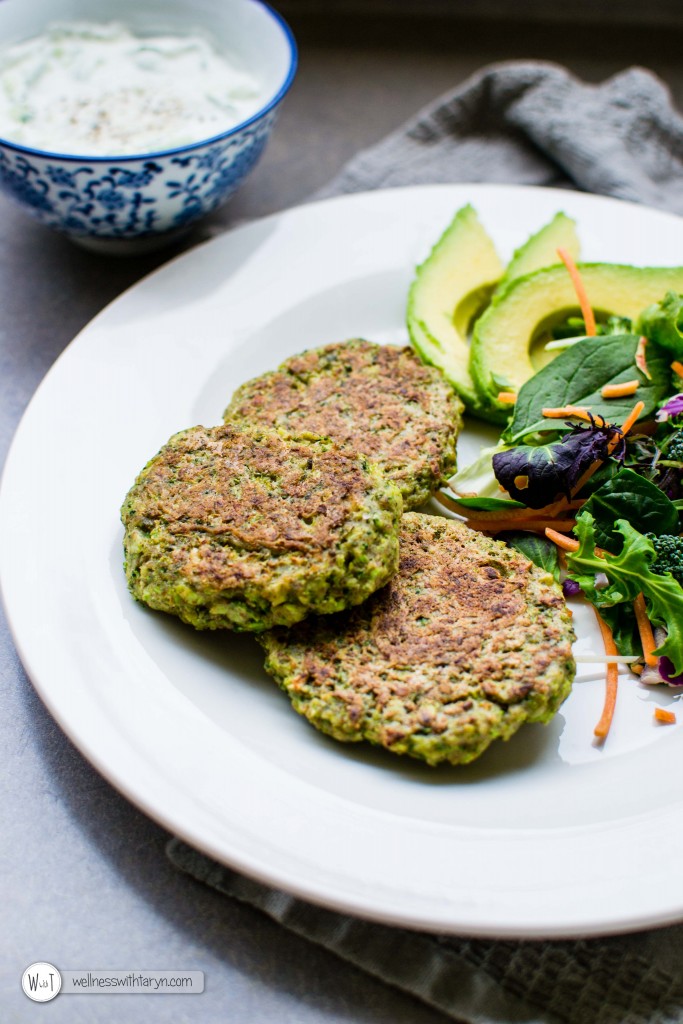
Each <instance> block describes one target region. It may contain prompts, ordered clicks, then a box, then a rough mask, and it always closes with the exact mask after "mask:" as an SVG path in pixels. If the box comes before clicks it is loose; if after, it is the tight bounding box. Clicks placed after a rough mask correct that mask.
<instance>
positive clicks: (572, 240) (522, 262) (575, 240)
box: [496, 212, 581, 293]
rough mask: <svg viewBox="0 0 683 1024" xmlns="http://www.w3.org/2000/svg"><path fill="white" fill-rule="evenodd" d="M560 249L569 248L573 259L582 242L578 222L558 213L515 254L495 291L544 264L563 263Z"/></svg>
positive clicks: (579, 250)
mask: <svg viewBox="0 0 683 1024" xmlns="http://www.w3.org/2000/svg"><path fill="white" fill-rule="evenodd" d="M558 249H566V250H567V252H568V253H569V255H570V256H571V257H572V259H573V260H574V262H576V261H577V260H578V258H579V255H580V252H581V243H580V242H579V236H578V235H577V233H576V222H575V221H573V220H572V219H571V217H568V216H567V214H566V213H561V212H560V213H556V214H555V216H554V217H553V219H552V220H551V221H549V222H548V223H547V224H544V225H543V227H542V228H541V229H540V230H539V231H537V232H536V233H535V234H533V235H532V236H531V238H528V239H527V241H526V242H525V243H524V245H522V246H520V248H519V249H516V250H515V254H514V256H513V257H512V259H511V260H510V262H509V263H508V265H507V267H506V268H505V273H504V274H503V277H502V278H501V280H500V282H499V284H498V287H497V288H496V292H497V293H500V292H502V291H504V290H505V289H506V288H507V287H508V285H509V284H510V283H511V282H512V281H514V280H515V278H517V277H524V276H525V275H526V274H532V273H533V272H534V271H535V270H541V269H542V268H543V267H552V266H554V265H555V264H558V263H560V262H561V261H560V258H559V256H558V255H557V250H558Z"/></svg>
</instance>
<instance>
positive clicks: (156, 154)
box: [0, 0, 298, 164]
mask: <svg viewBox="0 0 683 1024" xmlns="http://www.w3.org/2000/svg"><path fill="white" fill-rule="evenodd" d="M248 2H249V3H252V4H255V5H257V6H258V7H261V8H263V11H264V13H265V14H266V15H268V16H270V17H271V18H272V19H273V21H274V22H276V24H277V25H278V27H279V28H280V30H281V31H282V35H283V38H284V41H285V43H286V45H287V46H288V48H289V66H288V68H287V74H286V75H285V77H284V80H283V82H282V84H281V85H280V87H279V89H278V90H277V92H276V93H275V94H274V95H273V96H272V97H271V98H270V99H269V100H268V102H267V103H266V104H264V106H262V107H260V108H259V109H258V110H257V111H256V113H255V114H252V115H251V116H250V117H248V118H246V119H245V120H244V121H240V122H239V123H238V124H236V125H233V126H232V128H228V129H226V131H224V132H219V133H218V135H209V136H207V137H206V138H205V139H199V140H198V141H197V142H189V143H187V144H186V145H184V146H174V147H173V148H171V149H156V150H149V151H147V152H143V153H126V154H124V155H122V156H116V154H113V155H96V156H95V155H91V156H88V155H87V154H84V153H59V152H56V151H55V150H49V149H37V148H36V147H35V146H24V145H22V143H20V142H12V141H11V140H10V139H6V138H5V137H4V136H3V135H0V147H3V148H5V149H11V150H13V151H14V152H15V153H20V154H24V153H25V154H28V155H30V156H37V157H42V158H43V159H45V158H46V159H48V160H61V161H62V162H69V163H97V164H102V163H112V162H115V163H117V164H118V163H123V162H131V163H132V162H136V163H139V162H140V161H149V160H157V159H163V158H164V157H168V156H175V155H176V154H178V153H187V152H188V151H191V150H193V149H202V148H203V147H204V146H210V145H213V144H214V143H217V142H222V141H224V140H225V139H228V138H230V136H231V135H237V134H238V133H239V132H241V131H243V129H245V128H248V127H249V125H251V124H254V122H256V121H260V120H261V118H263V117H265V115H266V114H268V113H269V112H270V111H271V110H272V109H273V108H274V107H276V106H277V105H278V104H279V103H280V102H281V101H282V99H283V98H284V96H285V95H286V94H287V93H288V92H289V89H290V87H291V85H292V82H293V81H294V76H295V75H296V71H297V66H298V48H297V44H296V39H295V38H294V33H293V32H292V30H291V28H290V27H289V25H288V24H287V22H286V21H285V19H284V18H283V17H282V15H281V14H280V12H279V11H276V10H275V8H274V7H271V5H270V4H269V3H267V2H266V0H248Z"/></svg>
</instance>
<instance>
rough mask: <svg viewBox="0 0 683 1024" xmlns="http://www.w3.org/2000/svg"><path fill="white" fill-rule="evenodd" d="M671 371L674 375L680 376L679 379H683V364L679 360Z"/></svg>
mask: <svg viewBox="0 0 683 1024" xmlns="http://www.w3.org/2000/svg"><path fill="white" fill-rule="evenodd" d="M671 369H672V370H673V372H674V373H676V374H678V376H679V377H683V363H679V362H678V360H677V359H674V361H673V363H672V364H671Z"/></svg>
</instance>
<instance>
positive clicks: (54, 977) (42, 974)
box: [21, 963, 62, 1003]
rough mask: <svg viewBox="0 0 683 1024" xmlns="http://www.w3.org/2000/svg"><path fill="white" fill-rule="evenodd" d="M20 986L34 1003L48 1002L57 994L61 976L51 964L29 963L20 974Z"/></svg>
mask: <svg viewBox="0 0 683 1024" xmlns="http://www.w3.org/2000/svg"><path fill="white" fill-rule="evenodd" d="M21 987H22V989H23V990H24V992H25V994H26V995H27V996H28V997H29V999H32V1000H33V1002H34V1003H48V1002H49V1001H50V1000H51V999H54V997H55V996H56V995H59V990H60V989H61V987H62V976H61V974H60V973H59V971H58V970H57V968H56V967H54V966H53V965H52V964H46V963H37V964H31V966H30V967H27V968H26V970H25V971H24V973H23V974H22V976H21Z"/></svg>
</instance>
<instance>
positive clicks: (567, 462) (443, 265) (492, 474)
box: [408, 207, 683, 687]
mask: <svg viewBox="0 0 683 1024" xmlns="http://www.w3.org/2000/svg"><path fill="white" fill-rule="evenodd" d="M556 241H557V242H558V244H557V246H555V245H554V243H555V242H556ZM579 248H580V246H579V243H578V238H577V236H576V233H575V225H574V223H573V221H571V219H570V218H568V217H566V216H565V215H564V214H558V215H557V217H556V218H554V219H553V221H551V223H550V224H549V225H546V226H545V227H544V228H542V229H541V231H539V232H537V233H536V234H535V235H533V236H532V237H531V239H530V240H529V242H527V243H526V245H525V246H523V247H522V248H521V249H520V250H518V251H517V253H516V254H515V257H514V258H513V260H512V262H511V264H510V265H509V266H508V268H507V270H506V268H504V267H502V266H501V265H500V264H499V262H497V257H495V254H494V250H493V245H492V243H491V241H490V239H488V237H487V236H486V235H485V232H484V229H483V227H482V225H481V224H480V223H479V221H478V218H477V215H476V213H475V211H473V210H472V208H471V207H466V208H465V209H464V210H461V211H459V212H458V214H456V217H455V218H454V220H453V222H452V224H451V225H450V226H449V228H448V229H447V231H446V232H445V234H444V236H443V237H442V238H441V239H440V240H439V242H438V243H437V245H436V246H435V247H434V250H433V251H432V254H431V255H430V257H429V258H428V259H427V260H426V261H425V263H424V264H422V266H421V267H419V268H418V272H417V275H416V278H415V282H414V284H413V287H412V289H411V295H410V300H409V306H408V327H409V331H410V335H411V340H412V343H413V345H414V347H415V348H416V350H417V351H418V352H419V353H420V355H421V356H422V358H423V359H424V360H425V361H427V362H430V363H433V364H435V365H437V366H439V367H440V368H441V369H442V371H443V372H444V373H445V375H446V376H447V377H448V379H449V380H451V383H452V384H453V386H454V387H455V388H456V390H457V391H458V392H459V394H460V395H461V398H462V400H463V402H464V403H465V405H466V407H467V408H468V410H469V412H470V413H471V414H472V415H474V416H477V417H480V418H482V419H484V420H487V421H489V422H492V423H496V424H500V427H501V433H500V440H499V442H498V444H497V445H496V446H495V447H494V448H491V449H487V450H485V451H484V452H483V453H482V455H481V458H480V459H479V460H478V462H477V463H476V464H475V465H474V466H471V467H468V468H467V469H465V470H463V471H462V472H460V473H458V474H457V475H456V476H455V477H454V478H453V479H452V480H451V481H450V486H449V487H448V488H444V489H443V490H442V491H441V492H440V494H439V496H438V497H439V500H440V501H441V502H442V503H443V504H444V505H446V506H447V507H448V508H449V509H451V510H452V511H454V512H456V513H458V514H459V515H460V516H462V517H463V518H464V519H465V521H466V522H468V523H469V524H470V525H471V526H472V527H474V528H475V529H478V530H482V531H485V532H487V533H489V534H491V535H494V536H497V537H499V538H501V539H504V540H506V541H507V542H508V543H510V544H512V545H514V546H515V547H518V548H519V549H520V550H522V551H524V553H525V554H527V556H528V557H529V558H531V559H532V560H533V561H534V562H536V563H537V564H539V565H542V566H543V567H544V568H546V569H547V570H548V571H550V572H552V573H553V574H554V575H555V577H556V578H557V579H558V580H561V581H562V585H563V589H564V592H565V595H567V596H571V595H575V594H579V593H581V594H583V595H584V597H585V598H586V599H587V600H588V601H589V602H590V603H591V604H592V605H593V606H594V607H595V609H596V611H597V612H598V621H599V622H600V621H601V626H602V627H604V628H606V629H607V631H608V633H609V634H610V636H611V637H613V641H614V645H615V647H616V651H617V652H618V655H619V656H620V657H621V658H622V659H623V660H625V661H629V662H630V663H631V667H632V668H634V670H635V671H636V672H642V675H641V679H642V681H644V682H650V683H662V684H668V685H669V686H672V687H683V536H682V526H681V514H682V513H683V268H682V267H673V268H652V267H651V268H646V267H626V266H622V265H618V264H595V263H593V264H582V263H581V262H579V261H578V257H579ZM558 250H559V251H560V253H559V255H558ZM494 257H495V258H494ZM459 263H461V264H462V265H463V266H464V267H465V269H464V270H463V277H464V278H465V279H466V284H465V286H459V285H458V284H457V281H458V280H459V271H458V264H459ZM477 266H479V267H480V269H481V274H480V276H479V278H477V273H476V268H477ZM473 268H474V269H473ZM449 282H450V285H449ZM449 287H450V291H449ZM454 293H455V294H456V300H457V301H456V307H455V310H454V309H453V307H452V304H450V305H449V302H450V300H448V299H447V296H448V295H449V294H450V296H451V298H452V296H453V294H454ZM444 324H445V325H446V326H444ZM492 330H494V333H493V334H492ZM603 635H604V633H603ZM615 660H618V659H615ZM615 672H616V669H615Z"/></svg>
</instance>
